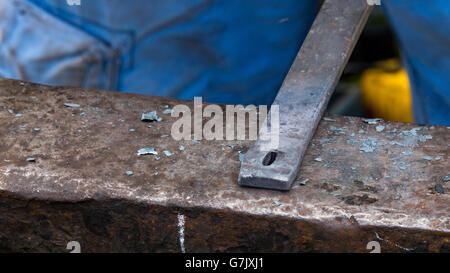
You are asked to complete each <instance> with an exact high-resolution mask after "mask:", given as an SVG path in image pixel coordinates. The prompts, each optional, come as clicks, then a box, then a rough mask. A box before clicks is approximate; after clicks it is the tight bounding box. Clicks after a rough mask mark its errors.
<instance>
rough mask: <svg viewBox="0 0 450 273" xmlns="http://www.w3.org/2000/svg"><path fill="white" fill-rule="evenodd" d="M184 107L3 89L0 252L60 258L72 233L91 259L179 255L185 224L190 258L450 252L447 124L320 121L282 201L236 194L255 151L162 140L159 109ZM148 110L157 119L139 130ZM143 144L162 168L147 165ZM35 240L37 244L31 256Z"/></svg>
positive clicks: (142, 99) (13, 84)
mask: <svg viewBox="0 0 450 273" xmlns="http://www.w3.org/2000/svg"><path fill="white" fill-rule="evenodd" d="M66 102H70V103H76V104H79V105H80V108H73V107H65V106H64V103H66ZM180 103H183V104H187V105H189V106H191V107H192V103H191V102H186V101H180V100H174V99H169V98H160V97H149V96H141V95H133V94H124V93H115V92H105V91H88V90H80V89H75V88H63V87H46V86H40V85H34V84H29V83H20V82H17V81H11V80H0V138H1V142H0V201H1V204H2V206H0V227H1V228H0V250H2V249H3V250H18V251H43V252H46V251H57V250H58V251H61V249H62V248H61V247H63V246H64V242H65V240H69V239H71V238H72V237H73V236H75V235H76V236H78V237H80V238H81V239H80V240H82V241H83V240H84V241H83V242H84V244H86V245H88V244H89V242H90V244H95V245H92V246H90V247H89V246H87V247H88V249H90V251H139V250H142V251H179V250H180V249H179V245H180V242H179V240H178V237H179V230H178V227H177V225H178V224H179V221H178V220H179V219H178V218H177V217H179V215H180V213H181V214H183V215H184V217H185V224H186V227H185V228H184V230H185V232H186V238H185V243H184V244H185V246H184V247H185V248H186V251H248V250H253V251H350V252H353V251H360V252H363V251H365V243H364V242H365V241H364V240H366V239H367V240H378V241H380V242H384V243H385V248H386V249H388V250H389V251H410V250H417V251H418V250H420V251H447V250H448V249H449V240H450V237H449V234H450V221H449V220H450V215H449V210H448V208H449V205H450V197H449V190H450V186H449V184H448V182H444V180H446V179H444V177H445V176H447V175H449V174H450V168H449V166H450V164H449V158H448V157H449V150H450V134H449V133H450V129H449V128H448V127H445V126H419V125H414V124H404V123H393V122H384V121H378V122H376V124H370V123H374V122H371V121H369V122H364V121H363V120H362V119H359V118H351V117H332V119H326V120H322V122H321V123H320V125H319V127H318V130H317V132H316V134H315V136H314V138H313V140H312V143H311V145H310V147H309V148H308V150H307V152H306V154H305V157H304V160H303V163H302V166H301V170H300V174H301V176H300V177H297V179H296V181H295V182H294V184H293V188H292V190H291V191H290V192H278V191H270V190H261V189H251V188H242V187H239V186H238V184H237V177H238V173H239V167H240V161H239V153H240V152H241V153H245V152H246V151H247V150H248V148H249V147H250V146H251V144H252V142H251V141H230V142H227V141H205V140H202V141H199V143H194V142H192V141H175V140H173V139H172V138H171V137H161V136H163V135H170V129H171V125H172V123H173V122H174V121H175V120H176V118H172V117H170V115H167V114H162V111H163V110H164V109H165V108H164V107H163V105H168V106H169V107H170V108H172V107H173V106H174V105H176V104H180ZM8 110H13V114H11V113H9V112H8ZM153 110H156V111H157V112H158V115H159V116H161V117H162V118H163V120H162V121H161V122H157V123H144V122H142V121H141V120H140V118H141V114H142V113H144V112H149V111H153ZM11 112H12V111H11ZM16 114H23V116H22V117H20V116H17V117H16ZM149 125H151V128H149V127H148V126H149ZM34 128H39V129H40V130H38V131H37V130H34ZM130 129H135V131H134V132H130ZM180 145H183V146H184V147H185V149H184V151H180V150H179V146H180ZM146 147H154V148H155V149H156V151H158V152H159V157H160V159H159V160H156V159H155V157H154V156H153V155H146V156H138V155H137V151H138V150H139V149H141V148H146ZM163 150H168V151H170V152H172V153H174V155H172V156H170V157H168V156H166V155H164V153H163ZM30 157H33V158H35V161H36V162H27V161H26V159H27V158H30ZM126 171H132V172H133V173H134V174H133V175H131V176H128V175H126V174H125V172H126ZM305 179H308V180H307V182H306V184H305V185H300V184H301V182H304V181H305ZM439 185H440V186H439ZM119 208H120V209H119ZM125 214H126V215H127V216H124V215H125ZM177 219H178V220H177ZM64 221H69V222H71V223H75V224H74V225H75V226H76V227H78V228H79V230H80V231H77V229H76V228H74V227H73V226H70V225H69V226H66V222H64ZM177 221H178V222H177ZM42 223H45V225H43V224H42ZM177 223H178V224H177ZM59 225H61V227H59ZM18 227H21V228H18ZM52 230H53V231H52ZM150 231H152V232H153V236H155V234H158V236H160V237H157V238H154V237H152V235H151V234H150V235H149V234H147V233H146V232H150ZM258 231H259V232H260V234H258ZM43 233H45V234H46V235H45V236H43V235H42V234H43ZM30 234H31V235H30ZM136 234H138V235H136ZM127 236H128V237H127ZM130 236H131V237H130ZM133 236H138V238H135V237H133ZM139 236H140V237H139ZM261 236H262V237H261ZM13 237H14V238H13ZM31 237H32V238H35V239H36V240H37V241H39V243H36V244H35V245H33V246H30V245H26V244H25V243H26V242H27V240H28V239H27V238H31ZM144 237H145V238H146V240H148V242H149V243H148V244H149V245H150V244H152V245H151V246H149V245H145V246H143V245H142V244H144V243H143V238H144ZM105 238H109V240H112V241H114V240H115V238H120V240H119V239H117V240H116V241H114V243H110V242H109V241H106V239H105ZM124 238H128V239H124ZM133 238H134V239H135V241H136V240H137V241H139V243H138V242H135V241H133ZM150 238H151V239H150ZM267 238H270V239H267ZM95 240H97V241H95ZM267 240H269V241H270V240H273V241H271V243H268V242H267ZM124 241H126V242H124ZM144 241H145V240H144ZM344 241H345V243H343V242H344ZM424 241H425V242H426V243H425V245H420V244H424V243H423V242H424ZM94 242H97V243H94ZM399 242H400V243H399ZM418 245H419V246H418ZM15 246H17V247H15ZM19 246H20V247H19ZM55 249H56V250H55Z"/></svg>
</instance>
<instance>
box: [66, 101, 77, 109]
mask: <svg viewBox="0 0 450 273" xmlns="http://www.w3.org/2000/svg"><path fill="white" fill-rule="evenodd" d="M64 106H66V107H74V108H78V107H80V105H79V104H76V103H70V102H66V103H64Z"/></svg>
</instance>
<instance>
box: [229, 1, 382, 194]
mask: <svg viewBox="0 0 450 273" xmlns="http://www.w3.org/2000/svg"><path fill="white" fill-rule="evenodd" d="M372 8H373V7H372V6H370V5H368V3H367V1H366V0H327V1H325V2H324V4H323V5H322V8H321V10H320V12H319V14H318V15H317V18H316V20H315V22H314V24H313V26H312V28H311V31H310V32H309V34H308V36H307V38H306V40H305V42H304V44H303V46H302V48H301V49H300V51H299V53H298V55H297V58H296V60H295V61H294V64H293V65H292V67H291V69H290V71H289V73H288V75H287V76H286V79H285V81H284V83H283V85H282V87H281V89H280V91H279V93H278V95H277V97H276V99H275V101H274V103H273V105H277V106H279V141H278V143H279V145H278V147H277V148H276V149H273V150H268V149H267V147H270V146H271V145H270V143H268V142H270V141H273V138H271V137H273V136H271V135H270V132H267V131H266V132H260V135H259V138H258V140H257V141H256V143H255V145H254V146H253V147H252V148H251V149H250V151H249V152H248V153H247V154H246V156H245V157H244V160H243V163H242V165H241V171H240V174H239V179H238V181H239V184H240V185H242V186H249V187H258V188H268V189H275V190H289V189H290V188H291V185H292V182H293V181H294V179H295V177H296V176H297V173H298V170H299V168H300V164H301V160H302V158H303V155H304V153H305V151H306V148H307V147H308V144H309V142H310V141H311V138H312V136H313V134H314V132H315V129H316V127H317V125H318V123H319V120H320V118H321V117H322V115H323V113H324V111H325V108H326V106H327V104H328V101H329V98H330V97H331V94H332V93H333V91H334V89H335V87H336V84H337V83H338V81H339V78H340V76H341V75H342V72H343V70H344V68H345V66H346V64H347V62H348V59H349V57H350V55H351V53H352V51H353V48H354V46H355V44H356V42H357V41H358V38H359V36H360V34H361V32H362V30H363V28H364V26H365V24H366V22H367V19H368V17H369V15H370V13H371V10H372ZM270 116H271V114H270V113H269V117H270ZM269 123H270V122H269ZM269 131H270V130H269ZM269 153H271V154H272V155H274V156H273V157H274V158H275V160H273V158H272V161H273V162H271V164H270V165H268V164H263V161H264V158H268V157H270V155H268V154H269ZM275 156H276V157H275Z"/></svg>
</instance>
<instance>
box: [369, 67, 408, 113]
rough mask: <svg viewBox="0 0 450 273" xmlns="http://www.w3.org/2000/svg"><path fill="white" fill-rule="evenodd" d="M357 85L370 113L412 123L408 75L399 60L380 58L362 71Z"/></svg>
mask: <svg viewBox="0 0 450 273" xmlns="http://www.w3.org/2000/svg"><path fill="white" fill-rule="evenodd" d="M360 86H361V90H362V97H363V103H364V106H365V107H366V110H367V112H368V114H369V115H371V116H372V117H377V118H382V119H385V120H392V121H402V122H413V115H412V106H411V92H410V85H409V80H408V74H407V73H406V71H405V69H403V68H401V65H400V62H399V61H398V60H387V61H382V62H379V63H377V64H376V66H375V67H374V68H370V69H367V70H366V71H364V73H363V75H362V77H361V82H360Z"/></svg>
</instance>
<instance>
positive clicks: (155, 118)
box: [141, 111, 162, 122]
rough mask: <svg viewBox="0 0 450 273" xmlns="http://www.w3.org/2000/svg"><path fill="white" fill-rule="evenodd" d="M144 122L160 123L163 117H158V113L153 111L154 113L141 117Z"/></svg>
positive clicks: (144, 114)
mask: <svg viewBox="0 0 450 273" xmlns="http://www.w3.org/2000/svg"><path fill="white" fill-rule="evenodd" d="M141 120H142V121H149V122H152V121H156V122H160V121H161V120H162V118H161V117H158V115H157V114H156V111H152V112H148V113H143V114H142V117H141Z"/></svg>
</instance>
